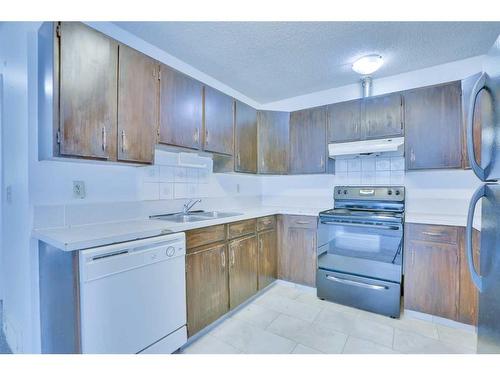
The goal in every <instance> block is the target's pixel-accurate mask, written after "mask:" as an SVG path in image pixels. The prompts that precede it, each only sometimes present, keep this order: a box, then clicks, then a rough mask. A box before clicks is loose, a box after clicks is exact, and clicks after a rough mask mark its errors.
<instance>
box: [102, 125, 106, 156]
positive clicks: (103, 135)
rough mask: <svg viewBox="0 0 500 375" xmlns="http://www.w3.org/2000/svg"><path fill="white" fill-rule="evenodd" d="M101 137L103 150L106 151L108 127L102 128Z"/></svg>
mask: <svg viewBox="0 0 500 375" xmlns="http://www.w3.org/2000/svg"><path fill="white" fill-rule="evenodd" d="M101 137H102V140H101V143H102V150H103V151H106V127H105V126H103V127H102V134H101Z"/></svg>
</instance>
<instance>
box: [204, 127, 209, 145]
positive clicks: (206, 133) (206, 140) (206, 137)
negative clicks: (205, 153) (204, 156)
mask: <svg viewBox="0 0 500 375" xmlns="http://www.w3.org/2000/svg"><path fill="white" fill-rule="evenodd" d="M208 139H209V138H208V130H205V144H208Z"/></svg>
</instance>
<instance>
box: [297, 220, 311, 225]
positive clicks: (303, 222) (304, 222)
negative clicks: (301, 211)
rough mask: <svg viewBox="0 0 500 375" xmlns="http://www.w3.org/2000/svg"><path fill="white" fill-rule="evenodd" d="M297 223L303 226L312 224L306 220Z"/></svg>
mask: <svg viewBox="0 0 500 375" xmlns="http://www.w3.org/2000/svg"><path fill="white" fill-rule="evenodd" d="M296 223H297V224H302V225H306V224H311V222H310V221H306V220H297V221H296Z"/></svg>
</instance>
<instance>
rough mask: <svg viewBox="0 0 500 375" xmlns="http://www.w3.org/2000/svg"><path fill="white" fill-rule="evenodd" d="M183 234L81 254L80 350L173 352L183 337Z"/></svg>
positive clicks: (184, 320) (180, 343)
mask: <svg viewBox="0 0 500 375" xmlns="http://www.w3.org/2000/svg"><path fill="white" fill-rule="evenodd" d="M185 244H186V242H185V236H184V233H176V234H169V235H164V236H158V237H152V238H147V239H143V240H136V241H130V242H124V243H120V244H114V245H109V246H103V247H99V248H94V249H89V250H84V251H81V252H80V303H81V306H80V311H81V330H80V332H81V344H82V353H109V354H112V353H121V354H127V353H172V352H174V351H175V350H177V349H178V348H179V347H181V346H182V345H183V344H184V343H185V342H186V340H187V332H186V276H185V275H186V274H185V254H186V246H185Z"/></svg>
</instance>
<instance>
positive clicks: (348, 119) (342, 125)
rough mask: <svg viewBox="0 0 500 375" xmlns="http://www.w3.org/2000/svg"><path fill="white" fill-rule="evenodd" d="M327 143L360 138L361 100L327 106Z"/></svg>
mask: <svg viewBox="0 0 500 375" xmlns="http://www.w3.org/2000/svg"><path fill="white" fill-rule="evenodd" d="M327 123H328V136H327V141H328V143H331V142H349V141H357V140H360V139H361V100H351V101H349V102H342V103H336V104H330V105H328V106H327Z"/></svg>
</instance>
